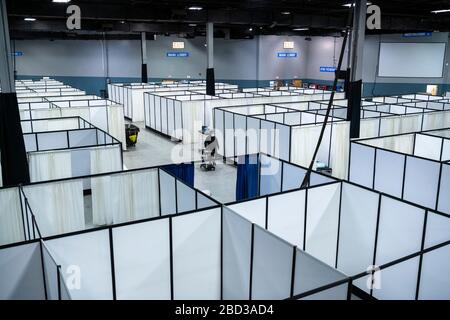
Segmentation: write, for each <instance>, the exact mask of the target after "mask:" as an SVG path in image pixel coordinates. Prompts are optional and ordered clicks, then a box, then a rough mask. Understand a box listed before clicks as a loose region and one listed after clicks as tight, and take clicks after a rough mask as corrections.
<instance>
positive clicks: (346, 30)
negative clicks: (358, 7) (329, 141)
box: [301, 5, 355, 188]
mask: <svg viewBox="0 0 450 320" xmlns="http://www.w3.org/2000/svg"><path fill="white" fill-rule="evenodd" d="M354 8H355V5H353V10H350V12H349V15H348V22H347V26H346V28H345V35H344V40H343V41H342V48H341V53H340V55H339V63H338V67H337V72H336V73H335V75H334V82H333V89H332V92H331V95H330V101H329V102H328V108H327V112H326V114H325V119H324V122H323V125H322V130H321V131H320V136H319V141H317V145H316V149H315V150H314V155H313V157H312V159H311V163H310V164H309V167H308V171H307V172H306V174H305V177H304V178H303V182H302V185H301V188H306V187H307V186H308V185H309V180H310V177H311V173H312V170H313V167H314V162H315V160H316V157H317V154H318V153H319V148H320V145H321V143H322V139H323V135H324V134H325V129H326V127H327V124H328V118H329V116H330V112H331V107H332V106H333V101H334V94H335V93H336V88H337V83H338V78H339V77H338V72H339V71H340V70H341V67H342V61H343V60H344V52H345V47H346V45H347V38H348V35H349V31H350V26H351V21H352V17H353V11H354ZM349 54H350V52H349Z"/></svg>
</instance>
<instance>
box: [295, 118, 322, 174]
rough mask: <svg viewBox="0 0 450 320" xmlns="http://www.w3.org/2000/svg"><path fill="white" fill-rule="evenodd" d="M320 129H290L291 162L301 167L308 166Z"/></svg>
mask: <svg viewBox="0 0 450 320" xmlns="http://www.w3.org/2000/svg"><path fill="white" fill-rule="evenodd" d="M321 128H322V127H321V126H320V125H317V126H316V125H312V126H302V127H293V128H292V130H291V132H292V140H291V148H292V153H291V162H293V163H296V164H298V165H300V166H303V167H308V166H309V164H310V163H311V159H312V156H313V154H314V149H315V148H316V145H317V141H318V139H319V135H320V130H321Z"/></svg>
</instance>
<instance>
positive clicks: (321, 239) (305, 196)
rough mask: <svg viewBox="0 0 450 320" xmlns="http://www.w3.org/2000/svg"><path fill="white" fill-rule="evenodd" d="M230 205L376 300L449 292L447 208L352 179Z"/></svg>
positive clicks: (442, 295)
mask: <svg viewBox="0 0 450 320" xmlns="http://www.w3.org/2000/svg"><path fill="white" fill-rule="evenodd" d="M262 157H263V159H262V161H263V162H265V161H275V160H273V159H269V158H267V159H264V158H265V156H264V155H263V156H262ZM280 170H281V169H280ZM275 175H276V176H280V175H281V173H276V174H275ZM226 206H227V207H228V208H230V209H232V210H234V211H235V212H236V213H238V214H240V215H241V216H243V217H244V218H247V219H249V220H250V221H252V222H253V223H256V224H257V225H259V226H261V227H262V228H264V229H266V230H268V231H270V232H273V233H274V234H276V235H278V236H280V237H281V238H283V239H284V240H286V241H288V242H289V243H291V244H293V245H296V246H297V247H298V248H300V249H302V250H305V251H306V252H307V253H309V254H311V255H312V256H314V257H315V258H318V259H319V260H321V261H323V262H325V263H327V264H328V265H330V266H333V267H336V268H337V269H338V270H339V271H341V272H343V273H345V274H347V275H350V276H351V277H350V278H351V279H352V284H353V285H354V286H356V287H358V288H359V289H360V290H361V291H363V292H366V294H368V295H370V296H372V297H374V298H376V299H405V300H411V299H412V300H413V299H450V289H449V288H450V280H449V279H448V277H446V276H445V275H444V274H443V270H445V269H446V268H448V267H450V255H449V252H450V241H449V240H450V234H449V230H450V216H449V215H447V214H445V213H441V212H437V211H433V210H429V209H427V208H425V207H423V206H420V205H416V204H413V203H408V202H406V201H404V200H401V199H398V198H395V197H393V196H391V195H388V194H384V193H380V192H378V191H374V190H371V189H369V188H366V187H363V186H359V185H357V184H354V183H351V182H346V181H335V182H330V183H326V184H322V185H318V186H310V187H308V188H305V189H294V190H290V191H286V192H283V193H276V194H272V195H271V194H268V195H265V196H260V197H258V198H255V199H251V200H248V201H244V202H240V203H228V204H226ZM380 270H381V272H379V271H380ZM372 275H373V276H374V278H373V279H375V281H374V285H373V286H368V285H367V283H370V281H369V282H368V279H372Z"/></svg>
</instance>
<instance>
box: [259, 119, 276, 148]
mask: <svg viewBox="0 0 450 320" xmlns="http://www.w3.org/2000/svg"><path fill="white" fill-rule="evenodd" d="M260 140H261V141H260V151H261V152H262V153H266V154H268V155H273V154H274V153H273V151H274V141H275V124H274V123H273V122H268V121H264V120H261V133H260Z"/></svg>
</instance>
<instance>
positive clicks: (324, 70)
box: [320, 67, 336, 72]
mask: <svg viewBox="0 0 450 320" xmlns="http://www.w3.org/2000/svg"><path fill="white" fill-rule="evenodd" d="M320 72H336V68H335V67H320Z"/></svg>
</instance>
